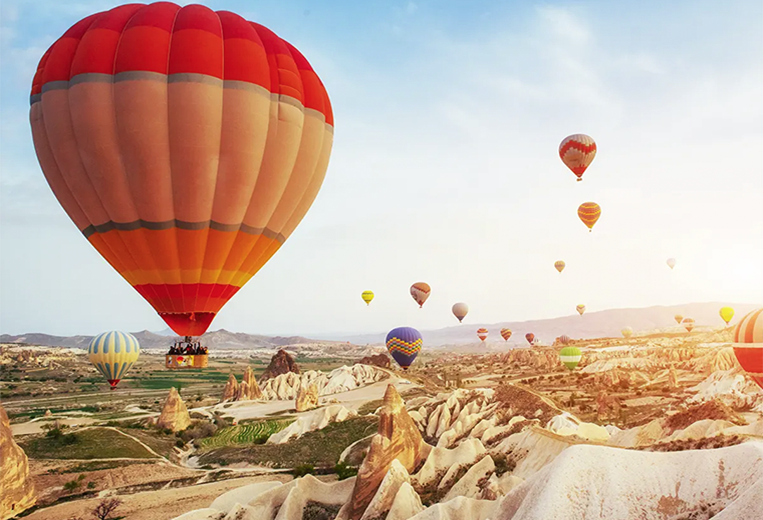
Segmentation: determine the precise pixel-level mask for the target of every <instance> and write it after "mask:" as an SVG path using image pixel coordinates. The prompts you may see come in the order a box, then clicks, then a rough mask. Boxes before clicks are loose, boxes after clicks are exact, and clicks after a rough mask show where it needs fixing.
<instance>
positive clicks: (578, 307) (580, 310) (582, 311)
mask: <svg viewBox="0 0 763 520" xmlns="http://www.w3.org/2000/svg"><path fill="white" fill-rule="evenodd" d="M575 310H576V311H578V314H580V315H581V316H582V315H583V313H584V312H585V305H583V304H582V303H581V304H580V305H578V306H577V307H575Z"/></svg>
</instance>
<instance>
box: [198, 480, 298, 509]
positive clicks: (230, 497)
mask: <svg viewBox="0 0 763 520" xmlns="http://www.w3.org/2000/svg"><path fill="white" fill-rule="evenodd" d="M281 485H283V484H282V483H281V482H277V481H273V482H257V483H255V484H249V485H246V486H241V487H238V488H235V489H231V490H230V491H228V492H227V493H223V494H222V495H220V496H219V497H217V498H216V499H215V500H214V501H213V502H212V504H210V506H209V507H210V508H212V509H215V510H217V511H222V512H223V513H228V512H229V511H230V510H231V509H232V508H233V507H234V506H235V505H236V504H248V503H249V502H250V501H251V500H252V499H254V498H256V497H258V496H259V495H260V494H262V493H264V492H265V491H267V490H269V489H273V488H275V487H278V486H281Z"/></svg>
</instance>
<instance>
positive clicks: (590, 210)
mask: <svg viewBox="0 0 763 520" xmlns="http://www.w3.org/2000/svg"><path fill="white" fill-rule="evenodd" d="M600 216H601V207H600V206H599V205H598V204H596V203H595V202H584V203H583V204H581V205H580V206H579V207H578V217H580V220H582V221H583V224H585V225H586V226H588V232H589V233H590V232H591V231H593V226H594V224H596V221H598V220H599V217H600Z"/></svg>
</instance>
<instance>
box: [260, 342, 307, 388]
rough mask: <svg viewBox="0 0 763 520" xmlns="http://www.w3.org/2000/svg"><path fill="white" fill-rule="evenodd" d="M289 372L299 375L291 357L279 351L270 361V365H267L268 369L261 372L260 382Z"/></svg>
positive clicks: (283, 351)
mask: <svg viewBox="0 0 763 520" xmlns="http://www.w3.org/2000/svg"><path fill="white" fill-rule="evenodd" d="M289 372H294V373H295V374H299V367H298V366H297V363H296V362H295V361H294V358H293V357H291V356H290V355H289V353H288V352H286V351H285V350H283V349H281V350H279V351H278V352H276V353H275V354H274V355H273V357H272V358H271V359H270V365H268V368H266V369H265V372H263V374H262V377H261V380H262V381H265V380H267V379H271V378H273V377H276V376H280V375H281V374H287V373H289Z"/></svg>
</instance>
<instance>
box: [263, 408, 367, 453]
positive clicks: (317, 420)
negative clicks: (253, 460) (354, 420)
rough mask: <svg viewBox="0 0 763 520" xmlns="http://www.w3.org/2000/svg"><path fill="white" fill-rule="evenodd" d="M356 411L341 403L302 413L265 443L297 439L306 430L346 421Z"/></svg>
mask: <svg viewBox="0 0 763 520" xmlns="http://www.w3.org/2000/svg"><path fill="white" fill-rule="evenodd" d="M357 415H358V412H356V411H355V410H349V409H347V408H345V407H344V406H342V405H341V404H332V405H330V406H327V407H325V408H321V409H320V410H315V411H314V412H312V413H309V414H305V415H302V416H301V417H299V418H298V419H297V420H296V421H294V422H293V423H291V424H290V425H289V426H287V427H286V428H284V429H283V430H281V431H280V432H278V433H274V434H273V435H271V436H270V437H269V438H268V440H267V444H284V443H286V442H289V441H290V440H292V439H297V438H299V437H301V436H302V435H304V434H305V433H307V432H312V431H316V430H322V429H323V428H325V427H326V426H328V425H329V424H331V423H334V422H342V421H346V420H347V419H349V418H350V417H356V416H357Z"/></svg>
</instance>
